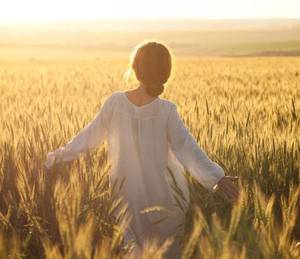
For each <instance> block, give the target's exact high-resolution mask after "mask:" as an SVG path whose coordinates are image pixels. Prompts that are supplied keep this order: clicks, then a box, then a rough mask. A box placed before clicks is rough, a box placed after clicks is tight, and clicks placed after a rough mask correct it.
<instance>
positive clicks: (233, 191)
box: [214, 176, 239, 203]
mask: <svg viewBox="0 0 300 259" xmlns="http://www.w3.org/2000/svg"><path fill="white" fill-rule="evenodd" d="M238 179H239V178H238V177H237V176H224V177H222V178H221V179H220V180H219V182H218V183H217V184H216V186H215V187H214V189H219V190H221V191H222V192H223V193H224V195H225V198H226V199H227V200H228V201H230V202H231V203H234V202H235V201H237V199H238V197H239V189H238V188H237V187H236V186H235V185H234V183H233V181H236V180H238Z"/></svg>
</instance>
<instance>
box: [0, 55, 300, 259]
mask: <svg viewBox="0 0 300 259" xmlns="http://www.w3.org/2000/svg"><path fill="white" fill-rule="evenodd" d="M126 68H127V60H126V59H123V58H122V59H118V58H111V59H109V58H106V59H101V58H98V59H95V60H85V61H79V60H77V61H74V60H73V61H71V60H69V61H68V60H65V61H39V60H38V59H37V60H27V61H7V62H1V63H0V97H1V102H0V120H1V124H0V258H20V257H22V258H53V259H59V258H112V259H113V258H126V255H128V254H129V252H130V249H131V246H130V245H128V246H123V245H122V229H121V228H120V227H119V225H118V222H119V220H120V218H114V217H112V214H113V211H114V210H115V208H116V206H117V205H118V202H119V201H118V200H116V199H115V198H114V195H113V193H114V191H117V190H116V189H114V188H109V185H108V180H109V178H108V177H109V168H110V164H109V161H108V159H107V152H106V151H107V145H106V143H103V145H101V146H100V147H99V148H97V149H95V150H93V151H91V152H89V153H86V154H84V155H83V156H81V158H80V159H78V160H74V161H72V162H69V163H65V164H60V165H57V166H55V167H54V168H53V169H52V170H51V171H50V172H47V171H45V170H44V168H43V163H44V161H45V158H46V154H47V152H49V151H51V150H54V149H56V148H58V147H60V146H62V145H64V144H66V143H67V142H68V141H69V140H70V139H71V138H72V137H73V136H74V135H75V134H76V133H77V132H78V131H79V130H80V129H82V128H83V127H84V126H85V125H86V124H87V123H88V122H89V121H90V120H91V119H92V118H93V117H94V115H95V113H96V112H97V111H98V110H99V109H100V107H101V104H102V98H103V97H104V96H107V95H110V94H111V93H113V92H114V91H117V90H125V89H129V88H133V87H135V86H136V85H137V82H136V81H134V79H132V80H131V81H130V82H129V83H128V84H126V83H125V82H124V80H123V78H122V76H123V73H124V72H125V70H126ZM161 98H167V99H170V100H171V101H173V102H175V103H176V104H177V106H178V110H179V112H180V113H181V115H182V118H183V120H184V121H185V123H186V125H187V126H188V128H189V129H190V131H191V132H192V133H193V135H194V136H195V138H196V139H197V141H198V143H199V145H200V146H201V147H202V148H203V149H204V150H205V151H206V152H207V153H208V154H209V156H210V157H211V158H212V159H213V160H215V161H217V162H218V163H219V164H220V165H222V166H223V168H224V169H225V171H226V173H227V174H230V175H238V176H239V177H240V181H239V186H240V188H241V195H240V199H239V201H238V203H237V204H235V205H234V206H231V205H230V204H229V203H228V202H227V201H226V200H225V199H224V198H223V197H222V195H221V194H220V193H219V192H216V193H211V192H209V191H207V190H205V189H204V188H203V187H202V186H201V185H200V184H199V183H198V182H196V181H195V179H193V178H192V177H188V179H189V182H190V188H191V195H192V205H191V209H190V210H189V212H188V214H187V220H186V225H185V227H186V231H185V237H184V242H183V249H182V251H183V258H200V257H201V258H209V259H211V258H228V259H231V258H297V257H298V258H299V257H300V243H299V242H300V217H299V215H300V186H299V182H300V181H299V180H300V159H299V158H300V139H299V136H300V58H299V57H289V58H288V57H280V58H279V57H278V58H275V57H274V58H272V57H268V58H263V57H261V58H192V57H191V58H183V57H181V58H177V59H175V67H174V70H173V74H172V78H171V79H170V81H169V84H168V85H167V87H166V90H165V92H164V93H163V94H162V95H161ZM169 242H170V240H166V243H165V244H164V246H161V247H157V244H156V243H155V240H154V241H153V242H152V243H149V247H148V248H147V249H146V250H145V253H144V258H161V255H162V254H163V253H164V250H165V249H166V247H167V245H168V244H170V243H169Z"/></svg>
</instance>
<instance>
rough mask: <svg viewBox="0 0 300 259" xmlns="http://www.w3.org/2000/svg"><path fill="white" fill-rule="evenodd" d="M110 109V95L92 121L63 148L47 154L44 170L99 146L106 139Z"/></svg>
mask: <svg viewBox="0 0 300 259" xmlns="http://www.w3.org/2000/svg"><path fill="white" fill-rule="evenodd" d="M111 109H112V95H111V96H110V97H108V98H107V99H106V100H105V102H104V104H103V106H102V107H101V109H100V111H98V113H97V114H96V116H95V117H94V119H93V120H92V121H90V122H89V123H88V124H87V125H86V126H85V127H84V128H83V129H82V130H81V131H80V132H79V133H78V134H77V135H76V136H75V137H73V138H72V139H71V140H70V141H69V142H68V143H67V144H66V145H65V146H63V147H59V148H58V149H56V150H55V151H53V152H49V153H48V154H47V159H46V162H45V164H44V165H45V166H46V168H48V169H49V168H50V167H51V166H52V165H53V164H55V163H59V162H63V161H71V160H74V159H77V158H79V156H80V155H81V154H82V153H84V152H86V151H88V150H91V149H93V148H95V147H97V146H99V145H100V144H101V143H102V141H103V140H104V139H105V138H106V137H107V130H108V129H107V122H108V119H109V116H110V111H111Z"/></svg>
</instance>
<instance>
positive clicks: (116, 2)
mask: <svg viewBox="0 0 300 259" xmlns="http://www.w3.org/2000/svg"><path fill="white" fill-rule="evenodd" d="M1 1H2V2H1V8H0V21H12V22H18V21H56V20H97V19H141V18H142V19H168V18H179V19H185V18H192V19H193V18H200V19H240V18H245V19H248V18H300V0H206V1H200V0H181V1H179V0H148V1H143V0H1Z"/></svg>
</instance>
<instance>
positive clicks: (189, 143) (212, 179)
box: [167, 104, 224, 189]
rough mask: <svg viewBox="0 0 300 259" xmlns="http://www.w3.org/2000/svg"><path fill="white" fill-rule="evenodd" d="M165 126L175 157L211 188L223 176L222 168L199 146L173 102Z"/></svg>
mask: <svg viewBox="0 0 300 259" xmlns="http://www.w3.org/2000/svg"><path fill="white" fill-rule="evenodd" d="M167 128H168V133H167V135H168V142H169V145H170V148H171V150H172V152H173V153H174V155H175V156H176V158H177V159H178V160H179V161H180V162H181V164H182V165H183V166H184V167H185V168H186V169H187V170H188V171H189V172H190V173H191V174H192V175H193V176H194V177H195V178H196V179H197V180H198V181H199V182H200V183H201V184H202V185H203V186H204V187H205V188H207V189H212V188H213V187H214V186H215V184H216V183H217V182H218V181H219V180H220V179H221V178H222V177H223V176H224V170H223V169H222V168H221V167H220V166H219V165H218V164H217V163H215V162H213V161H212V160H210V159H209V157H208V156H207V155H206V153H205V152H204V151H203V150H202V149H201V148H200V147H199V145H198V143H197V141H196V140H195V138H194V137H193V136H192V135H191V133H190V132H189V130H188V129H187V127H186V126H185V125H184V122H183V121H182V119H181V118H180V115H179V114H178V111H177V106H176V105H175V104H172V106H171V111H170V114H169V117H168V126H167Z"/></svg>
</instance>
